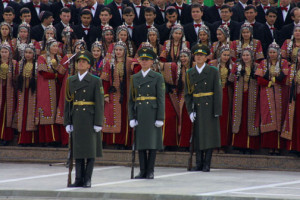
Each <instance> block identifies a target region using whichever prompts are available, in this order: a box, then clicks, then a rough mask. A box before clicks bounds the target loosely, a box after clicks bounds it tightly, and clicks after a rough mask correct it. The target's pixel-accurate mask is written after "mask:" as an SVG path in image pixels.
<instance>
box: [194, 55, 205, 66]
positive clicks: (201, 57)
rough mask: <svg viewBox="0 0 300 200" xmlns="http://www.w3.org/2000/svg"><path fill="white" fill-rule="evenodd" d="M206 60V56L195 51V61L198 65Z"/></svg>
mask: <svg viewBox="0 0 300 200" xmlns="http://www.w3.org/2000/svg"><path fill="white" fill-rule="evenodd" d="M206 61H207V56H206V55H204V54H202V53H197V54H196V55H195V62H196V63H197V65H198V66H199V67H201V66H202V65H203V64H204V63H205V62H206Z"/></svg>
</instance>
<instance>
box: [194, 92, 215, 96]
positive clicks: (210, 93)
mask: <svg viewBox="0 0 300 200" xmlns="http://www.w3.org/2000/svg"><path fill="white" fill-rule="evenodd" d="M213 94H214V93H213V92H200V93H197V94H193V97H206V96H212V95H213Z"/></svg>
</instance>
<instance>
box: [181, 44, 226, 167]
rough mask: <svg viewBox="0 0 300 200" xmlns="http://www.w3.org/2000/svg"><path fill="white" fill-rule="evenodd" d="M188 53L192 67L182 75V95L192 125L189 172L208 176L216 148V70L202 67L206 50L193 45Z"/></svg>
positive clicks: (218, 108)
mask: <svg viewBox="0 0 300 200" xmlns="http://www.w3.org/2000/svg"><path fill="white" fill-rule="evenodd" d="M192 53H193V55H194V60H195V62H196V66H195V67H193V68H191V69H189V70H188V71H187V73H186V79H185V80H186V82H185V84H186V87H185V94H184V95H185V96H184V97H185V102H186V107H187V111H188V113H189V115H190V119H191V121H192V122H193V123H194V130H193V142H194V147H195V148H194V149H195V152H196V167H195V168H193V169H192V170H193V171H204V172H209V171H210V163H211V157H212V151H213V149H214V148H217V147H220V124H219V116H220V115H221V114H222V86H221V80H220V75H219V70H218V69H217V68H216V67H213V66H209V65H208V64H206V61H207V56H208V55H209V54H210V50H209V48H208V47H207V46H205V45H201V44H196V45H195V46H193V47H192Z"/></svg>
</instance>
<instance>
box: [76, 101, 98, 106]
mask: <svg viewBox="0 0 300 200" xmlns="http://www.w3.org/2000/svg"><path fill="white" fill-rule="evenodd" d="M73 105H74V106H93V105H95V102H92V101H76V102H74V103H73Z"/></svg>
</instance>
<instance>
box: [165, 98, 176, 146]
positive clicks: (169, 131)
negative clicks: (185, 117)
mask: <svg viewBox="0 0 300 200" xmlns="http://www.w3.org/2000/svg"><path fill="white" fill-rule="evenodd" d="M177 124H178V123H177V114H176V111H175V109H174V106H173V104H172V101H171V99H170V96H169V94H167V93H166V96H165V125H164V128H163V130H164V133H163V145H164V146H177V141H178V138H177Z"/></svg>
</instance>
